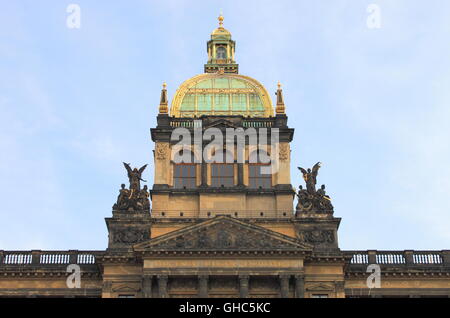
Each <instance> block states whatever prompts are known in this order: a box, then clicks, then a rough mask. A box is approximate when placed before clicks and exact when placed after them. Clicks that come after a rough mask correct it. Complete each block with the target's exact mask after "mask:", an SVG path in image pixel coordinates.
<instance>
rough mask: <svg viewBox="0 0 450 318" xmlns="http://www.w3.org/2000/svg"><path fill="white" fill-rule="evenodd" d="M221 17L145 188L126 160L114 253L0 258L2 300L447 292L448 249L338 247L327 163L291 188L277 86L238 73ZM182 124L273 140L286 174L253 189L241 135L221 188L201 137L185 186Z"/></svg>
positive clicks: (176, 106) (155, 134)
mask: <svg viewBox="0 0 450 318" xmlns="http://www.w3.org/2000/svg"><path fill="white" fill-rule="evenodd" d="M219 21H220V26H219V28H218V29H216V30H215V31H213V34H212V35H211V40H210V41H209V42H208V62H207V64H206V65H205V74H201V75H198V76H196V77H193V78H192V79H189V80H187V81H186V82H185V83H183V84H182V85H181V86H180V88H179V90H178V91H177V93H176V94H175V97H174V98H173V101H172V105H171V107H170V109H169V107H168V96H167V89H166V85H164V86H163V90H162V92H161V100H160V106H159V114H158V117H157V126H156V127H154V128H152V129H151V138H152V141H153V143H154V152H153V159H154V160H153V163H152V164H151V165H150V168H153V169H154V181H153V186H152V188H151V190H150V191H147V187H146V186H144V187H141V181H142V179H141V174H142V173H143V171H144V169H145V168H146V166H143V167H141V168H140V169H132V168H131V167H130V165H129V164H126V163H125V167H126V169H127V174H128V178H129V181H130V186H129V187H128V188H127V187H126V186H125V185H122V187H121V189H120V191H119V196H118V199H117V202H116V203H115V204H114V205H113V209H112V216H111V217H108V218H106V224H107V228H108V233H109V240H108V247H107V249H106V250H104V251H76V250H75V251H37V250H36V251H0V297H145V298H151V297H162V298H164V297H186V298H189V297H241V298H242V297H283V298H286V297H295V298H304V297H306V298H311V297H332V298H343V297H394V296H401V297H421V296H434V297H449V296H450V251H412V250H411V251H375V250H373V251H342V250H341V249H340V248H339V240H338V229H339V224H340V221H341V219H340V218H338V217H335V216H334V207H333V205H332V203H331V198H330V197H329V196H328V195H326V192H325V186H322V187H321V188H320V189H316V181H317V176H318V171H319V168H320V163H317V164H316V165H315V166H314V167H313V168H312V169H303V168H299V169H300V170H301V173H302V174H303V177H304V180H305V183H306V189H303V187H301V188H300V189H299V191H297V192H296V191H295V189H293V187H292V185H291V179H290V176H291V171H290V165H291V161H292V160H294V162H296V161H297V160H296V159H295V158H292V157H291V154H290V147H291V146H290V144H291V142H292V141H293V136H294V130H293V129H292V128H290V127H289V126H288V118H287V116H286V114H285V110H286V107H285V105H284V100H283V93H282V89H281V85H278V90H277V92H276V94H277V99H276V100H277V102H276V107H275V111H274V108H273V107H272V104H271V100H270V98H269V97H268V96H267V95H268V93H267V91H266V90H265V88H264V87H263V86H262V85H261V84H259V83H258V82H257V81H256V80H254V79H251V78H249V77H245V76H242V75H239V74H238V65H237V64H236V62H235V59H234V49H235V43H234V41H232V40H231V34H230V33H229V32H228V31H227V30H226V29H224V28H223V26H222V23H223V18H221V19H219ZM227 54H228V55H227ZM220 85H222V86H220ZM219 86H220V87H219ZM205 100H206V102H205ZM230 105H231V106H230ZM180 128H182V129H183V130H184V132H185V133H186V134H187V135H189V136H191V137H192V139H193V140H195V137H196V134H197V133H203V132H204V131H206V130H208V129H214V130H215V131H216V132H220V133H224V134H225V133H226V132H227V130H229V129H233V130H236V129H243V130H244V129H249V128H251V129H252V130H253V131H254V133H255V134H257V135H258V136H261V135H264V134H265V135H266V137H267V140H270V142H269V143H268V145H267V147H266V149H265V151H266V152H267V153H268V154H277V155H278V156H277V157H278V159H277V169H276V171H274V173H272V174H270V175H269V176H268V177H265V179H264V180H262V181H261V180H259V181H258V182H262V183H261V185H260V186H258V183H256V186H255V183H252V181H251V179H252V178H255V165H253V166H252V164H253V163H252V159H251V156H252V153H254V149H253V148H252V147H253V146H254V145H253V144H251V143H250V142H247V141H245V142H244V144H243V145H242V146H241V148H242V149H243V150H244V151H243V152H244V156H243V160H242V161H239V160H238V155H237V153H238V151H239V144H238V143H237V141H235V140H234V139H233V141H232V143H231V147H232V148H233V150H234V151H233V152H232V158H231V161H230V162H228V163H227V164H228V165H229V166H228V172H227V173H228V174H229V175H227V176H226V177H227V178H228V180H227V182H228V183H227V185H224V184H221V185H219V184H216V183H214V178H216V177H217V176H215V172H214V171H215V170H214V169H216V168H217V167H215V166H214V164H215V163H214V162H210V161H208V160H207V159H208V158H207V157H206V158H205V156H204V155H203V154H204V153H203V151H202V147H203V146H205V144H206V143H205V141H204V140H201V141H200V143H199V144H198V143H197V144H196V143H195V142H193V143H190V144H189V145H188V147H187V148H185V149H183V151H189V153H190V154H192V157H193V158H195V162H191V165H190V166H189V169H188V170H186V171H188V173H187V175H185V176H184V178H190V179H189V180H184V181H183V180H181V181H180V182H181V183H176V180H175V179H176V178H179V177H180V176H179V175H177V173H179V172H177V171H181V170H177V169H178V168H180V166H178V165H180V163H177V162H176V161H175V160H174V153H176V152H177V151H178V150H177V149H176V147H177V144H178V140H174V138H172V137H173V134H174V131H175V130H177V129H178V130H179V129H180ZM275 130H276V132H277V134H278V137H279V138H278V139H277V140H276V142H273V141H272V139H271V136H272V134H274V131H275ZM227 150H229V148H227ZM181 168H183V167H181ZM256 177H258V178H259V177H261V176H259V175H257V176H256ZM180 178H183V175H181V177H180ZM185 181H186V183H183V182H185ZM296 196H297V197H298V204H297V206H296V208H295V209H293V204H294V199H295V197H296ZM73 264H75V265H78V266H69V265H73ZM372 264H376V265H379V267H375V270H376V269H377V268H379V269H380V271H381V272H380V276H379V277H380V279H381V285H380V286H375V287H376V288H369V287H368V286H370V285H368V283H367V280H368V278H369V275H372V274H373V273H372V272H371V271H372V270H373V268H374V267H373V266H369V265H372ZM368 269H369V272H368ZM78 270H79V271H78ZM78 273H79V275H78ZM375 273H376V272H375ZM77 275H78V276H77ZM77 282H78V285H77ZM72 287H75V288H72Z"/></svg>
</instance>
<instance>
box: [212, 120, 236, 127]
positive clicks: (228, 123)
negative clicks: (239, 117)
mask: <svg viewBox="0 0 450 318" xmlns="http://www.w3.org/2000/svg"><path fill="white" fill-rule="evenodd" d="M204 128H237V126H236V125H235V124H234V123H233V122H231V121H229V120H226V119H223V118H221V119H218V120H215V121H213V122H211V123H208V124H206V125H205V126H204Z"/></svg>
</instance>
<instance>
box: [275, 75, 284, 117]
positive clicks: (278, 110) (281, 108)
mask: <svg viewBox="0 0 450 318" xmlns="http://www.w3.org/2000/svg"><path fill="white" fill-rule="evenodd" d="M277 86H278V89H277V93H276V94H277V107H276V108H275V113H276V114H284V113H285V110H286V107H285V106H284V99H283V90H282V89H281V83H280V82H278V84H277Z"/></svg>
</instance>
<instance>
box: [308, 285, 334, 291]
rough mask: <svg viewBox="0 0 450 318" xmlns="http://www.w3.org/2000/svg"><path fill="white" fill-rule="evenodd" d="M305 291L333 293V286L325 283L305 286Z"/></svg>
mask: <svg viewBox="0 0 450 318" xmlns="http://www.w3.org/2000/svg"><path fill="white" fill-rule="evenodd" d="M306 290H308V291H333V290H334V286H333V285H331V284H326V283H317V284H311V285H307V286H306Z"/></svg>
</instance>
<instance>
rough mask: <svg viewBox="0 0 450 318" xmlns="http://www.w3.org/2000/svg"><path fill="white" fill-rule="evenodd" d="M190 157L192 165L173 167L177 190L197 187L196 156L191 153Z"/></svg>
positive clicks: (174, 185)
mask: <svg viewBox="0 0 450 318" xmlns="http://www.w3.org/2000/svg"><path fill="white" fill-rule="evenodd" d="M181 151H185V150H181ZM190 155H191V160H190V161H189V162H190V163H179V164H175V165H174V166H173V187H174V188H176V189H184V188H186V189H192V188H195V187H196V185H197V184H196V180H197V179H196V177H197V172H196V164H195V163H194V162H195V160H194V154H193V153H192V152H190Z"/></svg>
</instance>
